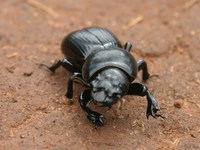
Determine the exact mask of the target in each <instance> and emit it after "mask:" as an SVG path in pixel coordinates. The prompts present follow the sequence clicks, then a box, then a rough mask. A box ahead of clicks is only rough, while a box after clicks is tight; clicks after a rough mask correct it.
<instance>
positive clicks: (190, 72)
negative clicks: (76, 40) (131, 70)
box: [0, 0, 200, 150]
mask: <svg viewBox="0 0 200 150" xmlns="http://www.w3.org/2000/svg"><path fill="white" fill-rule="evenodd" d="M37 2H39V0H37V1H36V0H12V1H11V0H7V1H0V60H1V61H0V67H1V69H0V149H1V150H6V149H13V150H15V149H16V150H18V149H20V150H22V149H30V150H31V149H51V150H65V149H67V150H76V149H83V150H84V149H91V150H95V149H106V150H113V149H115V150H117V149H120V150H123V149H126V150H129V149H130V150H132V149H136V150H157V149H161V150H163V149H167V150H171V149H172V150H173V149H176V150H188V149H196V150H197V149H200V134H199V133H200V94H199V90H200V86H199V85H200V69H199V68H200V44H199V43H200V16H199V14H200V2H199V1H198V0H181V1H180V0H167V1H166V0H160V1H158V0H157V1H156V0H116V1H112V0H111V1H106V0H101V1H94V0H76V1H75V0H67V1H66V0H57V1H54V0H43V1H41V2H39V3H37ZM89 26H101V27H105V28H108V29H109V30H111V31H112V32H113V33H115V35H116V36H117V37H118V38H119V39H120V41H121V42H122V43H125V42H126V41H130V42H131V43H132V44H133V48H132V51H131V53H132V54H133V55H134V56H135V58H136V59H137V60H138V59H140V58H143V59H144V60H146V61H147V63H148V65H149V70H150V73H151V74H159V76H160V77H159V78H152V79H150V80H149V81H148V82H147V84H146V85H147V86H148V88H149V89H150V90H151V91H153V92H154V93H155V94H156V97H157V99H158V101H159V106H160V109H161V111H160V113H161V114H162V115H163V116H165V119H162V118H159V117H158V118H157V119H153V118H149V120H147V119H146V116H145V112H146V105H147V102H146V99H145V97H136V96H125V97H124V98H125V99H126V100H127V101H126V103H125V106H124V107H123V110H122V112H121V114H120V115H119V114H116V110H115V107H114V108H112V109H110V110H108V109H107V108H98V107H96V106H94V107H95V108H94V109H96V110H98V111H99V112H101V113H103V114H104V115H105V117H106V124H105V125H104V126H103V127H101V128H98V129H94V126H93V125H92V124H91V122H89V121H88V120H87V118H86V117H85V115H84V113H83V111H82V110H81V108H80V106H79V104H78V102H77V97H78V96H79V94H80V91H81V90H80V86H78V85H76V86H75V91H76V93H75V98H74V104H73V105H69V104H68V103H67V100H66V98H65V97H64V94H65V92H66V85H67V80H68V78H69V76H70V73H69V72H67V71H66V70H64V69H63V68H59V69H58V71H57V72H56V74H55V75H51V73H50V72H48V71H47V70H45V69H43V68H41V67H39V66H38V64H39V63H46V64H52V63H53V62H55V61H57V60H58V59H60V58H63V55H62V54H61V51H60V43H61V40H62V39H63V37H64V36H65V35H67V34H68V33H70V32H71V31H74V30H77V29H81V28H85V27H89ZM137 80H141V77H140V76H139V77H138V79H137Z"/></svg>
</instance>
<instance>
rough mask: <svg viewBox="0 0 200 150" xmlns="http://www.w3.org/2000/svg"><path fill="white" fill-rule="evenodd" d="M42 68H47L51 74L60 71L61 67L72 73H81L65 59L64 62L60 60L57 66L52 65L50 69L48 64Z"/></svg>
mask: <svg viewBox="0 0 200 150" xmlns="http://www.w3.org/2000/svg"><path fill="white" fill-rule="evenodd" d="M41 66H44V67H46V68H47V69H49V70H50V71H51V72H53V73H54V72H55V71H56V69H58V68H59V67H60V66H63V67H64V68H65V69H67V70H69V71H70V72H79V70H78V69H77V68H76V67H75V66H74V65H73V64H72V63H71V62H70V61H69V60H68V59H67V58H64V59H62V60H59V61H58V62H57V63H56V64H54V65H52V66H51V67H49V66H48V65H46V64H41Z"/></svg>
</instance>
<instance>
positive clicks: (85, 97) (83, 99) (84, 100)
mask: <svg viewBox="0 0 200 150" xmlns="http://www.w3.org/2000/svg"><path fill="white" fill-rule="evenodd" d="M90 101H91V89H86V90H85V91H83V92H82V93H81V95H80V97H79V103H80V106H81V108H82V109H83V111H84V112H85V114H86V116H87V118H88V119H89V120H90V121H92V122H93V123H94V124H95V125H96V126H102V125H103V123H104V116H103V115H101V114H99V113H97V112H95V111H92V110H91V109H90V108H89V107H88V104H89V103H90Z"/></svg>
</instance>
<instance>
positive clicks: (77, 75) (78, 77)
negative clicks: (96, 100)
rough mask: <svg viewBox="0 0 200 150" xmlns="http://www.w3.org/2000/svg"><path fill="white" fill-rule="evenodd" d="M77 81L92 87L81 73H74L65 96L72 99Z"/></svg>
mask: <svg viewBox="0 0 200 150" xmlns="http://www.w3.org/2000/svg"><path fill="white" fill-rule="evenodd" d="M74 81H76V82H78V83H80V84H81V85H83V86H85V87H90V84H89V83H87V82H85V81H84V80H83V79H82V76H81V74H80V73H74V75H72V76H71V77H70V79H69V81H68V86H67V92H66V94H65V96H66V97H67V98H69V99H71V98H72V97H73V82H74Z"/></svg>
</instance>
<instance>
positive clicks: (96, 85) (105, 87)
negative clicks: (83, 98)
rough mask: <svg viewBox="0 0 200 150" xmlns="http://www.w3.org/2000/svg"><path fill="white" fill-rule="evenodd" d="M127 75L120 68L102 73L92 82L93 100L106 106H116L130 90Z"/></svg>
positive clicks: (109, 69)
mask: <svg viewBox="0 0 200 150" xmlns="http://www.w3.org/2000/svg"><path fill="white" fill-rule="evenodd" d="M129 84H130V83H129V81H128V78H127V76H126V74H125V73H124V72H123V71H121V70H120V69H118V68H108V69H106V70H103V71H102V72H100V73H99V74H98V75H97V77H96V78H95V79H94V80H93V81H92V82H91V85H92V98H93V100H95V101H97V102H100V103H102V104H104V105H106V106H110V105H112V104H115V103H116V102H117V100H119V99H121V98H122V96H123V95H125V94H126V92H127V90H128V88H129Z"/></svg>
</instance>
